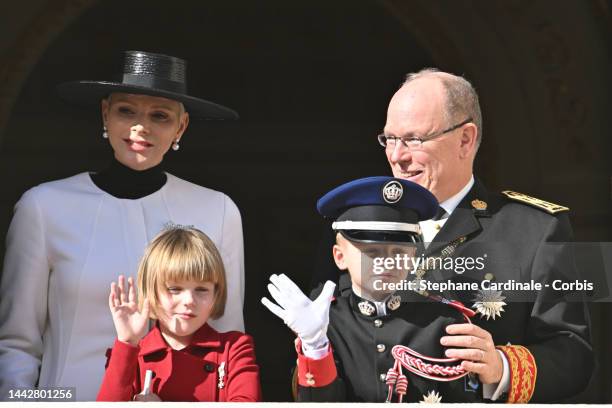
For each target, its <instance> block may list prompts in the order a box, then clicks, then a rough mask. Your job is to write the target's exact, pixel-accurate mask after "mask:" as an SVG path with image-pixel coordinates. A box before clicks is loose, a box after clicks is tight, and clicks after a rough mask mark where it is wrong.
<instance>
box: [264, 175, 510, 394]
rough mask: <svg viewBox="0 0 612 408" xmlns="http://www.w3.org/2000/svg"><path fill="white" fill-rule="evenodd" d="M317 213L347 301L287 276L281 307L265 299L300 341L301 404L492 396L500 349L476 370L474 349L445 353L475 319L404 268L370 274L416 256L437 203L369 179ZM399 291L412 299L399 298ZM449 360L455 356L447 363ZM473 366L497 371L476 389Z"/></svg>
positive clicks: (334, 196) (389, 181)
mask: <svg viewBox="0 0 612 408" xmlns="http://www.w3.org/2000/svg"><path fill="white" fill-rule="evenodd" d="M317 208H318V210H319V212H320V213H321V214H322V215H323V216H325V217H328V218H332V219H334V220H335V221H334V223H333V225H332V228H333V230H334V232H335V233H336V245H334V247H333V258H334V261H335V263H336V265H337V266H338V267H339V268H340V269H341V270H347V271H348V275H349V276H350V281H351V285H350V293H348V294H342V296H338V297H336V298H334V289H335V284H334V283H332V282H330V281H328V282H326V283H325V285H324V286H323V287H322V288H321V290H320V293H315V294H314V296H313V298H316V299H315V300H314V301H311V300H310V299H309V298H308V297H306V296H305V295H304V294H303V293H302V291H301V290H300V289H299V288H298V287H297V285H295V284H294V283H293V282H292V281H291V280H290V279H289V278H288V277H287V276H285V275H279V276H277V275H272V276H271V277H270V281H271V283H270V284H269V285H268V290H269V292H270V294H271V296H272V298H273V299H274V300H275V301H276V303H277V304H275V303H273V302H271V301H270V300H268V299H267V298H263V299H262V303H263V304H264V305H265V306H266V307H268V309H270V311H272V312H273V313H274V314H276V315H277V316H279V317H280V318H281V319H283V321H284V322H285V323H286V324H287V325H288V326H289V327H290V328H291V329H292V330H293V331H294V332H295V333H296V334H297V336H298V339H297V340H296V350H297V353H298V367H297V379H298V384H299V386H298V400H299V401H367V402H383V401H426V402H437V401H440V400H442V401H444V402H469V401H482V400H483V399H486V398H489V399H490V398H491V397H493V396H495V395H494V394H495V393H496V391H497V390H498V388H499V386H498V385H499V384H498V383H499V382H500V381H501V377H502V372H503V371H504V370H503V360H502V358H501V357H500V356H499V355H498V353H497V352H495V350H494V349H493V353H492V354H493V355H492V356H489V357H492V358H489V359H488V360H485V359H484V357H485V356H483V355H481V354H478V353H476V354H478V355H477V356H475V357H473V361H470V358H471V357H472V356H471V355H470V352H473V351H470V350H471V349H469V348H465V349H461V350H459V351H458V349H448V351H451V350H452V351H451V352H450V353H449V352H448V351H447V349H445V348H444V346H443V345H442V344H441V343H442V342H443V340H441V338H442V337H445V338H446V337H448V336H445V334H452V328H453V327H457V326H462V325H465V324H470V317H472V316H474V314H475V313H474V312H473V311H472V310H470V309H468V308H466V307H464V306H463V305H462V304H461V303H459V302H456V301H453V300H452V299H444V298H442V297H434V296H431V295H428V294H426V293H423V292H421V293H417V291H416V290H412V289H417V288H418V286H416V282H411V279H412V278H414V275H412V274H411V273H410V270H409V269H410V268H405V265H404V267H401V266H400V267H398V265H397V264H396V265H394V266H393V267H391V268H382V270H381V268H378V269H377V270H375V268H374V266H376V265H377V266H380V263H378V264H374V262H375V260H376V259H391V260H394V259H398V258H399V259H404V258H405V257H404V255H406V256H407V257H412V256H414V255H415V253H416V251H417V247H418V246H419V245H420V243H419V241H420V229H419V226H418V222H419V221H421V220H426V219H430V218H432V217H433V216H434V215H435V214H436V211H437V210H438V203H437V200H436V199H435V197H434V196H433V195H432V194H431V193H430V192H429V191H427V190H426V189H425V188H423V187H421V186H419V185H417V184H415V183H412V182H410V181H406V180H401V179H395V178H392V177H370V178H366V179H360V180H355V181H352V182H350V183H347V184H344V185H342V186H340V187H338V188H336V189H334V190H332V191H330V192H329V193H328V194H326V195H325V196H324V197H322V198H321V199H320V200H319V202H318V205H317ZM398 255H399V257H398ZM409 282H411V283H413V284H414V286H410V283H409ZM402 284H403V287H404V288H408V290H402V291H394V288H397V287H398V286H399V287H402ZM470 325H471V324H470ZM474 327H475V330H477V329H478V328H477V327H476V326H474ZM477 351H480V350H477ZM453 352H455V353H459V354H456V356H455V357H450V356H451V355H452V353H453ZM461 352H462V353H464V354H461ZM460 354H461V356H462V358H461V359H459V358H457V357H458V356H459V355H460ZM470 364H478V365H489V366H492V367H493V369H490V370H488V371H486V370H482V369H480V370H479V371H480V372H481V373H485V374H486V375H483V376H481V378H480V380H479V379H478V377H477V376H476V375H474V373H470V370H471V368H473V367H474V366H471V365H470ZM489 368H491V367H489ZM506 371H507V370H506ZM488 373H496V374H493V375H490V374H488ZM481 384H487V385H486V386H485V387H481ZM483 388H484V389H483ZM497 394H499V393H497ZM495 397H497V396H495Z"/></svg>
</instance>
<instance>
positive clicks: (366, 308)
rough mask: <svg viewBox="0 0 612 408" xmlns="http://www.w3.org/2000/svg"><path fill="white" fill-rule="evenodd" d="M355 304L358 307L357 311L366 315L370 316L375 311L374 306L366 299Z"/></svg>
mask: <svg viewBox="0 0 612 408" xmlns="http://www.w3.org/2000/svg"><path fill="white" fill-rule="evenodd" d="M357 306H358V307H359V311H360V312H361V314H364V315H366V316H372V315H373V314H374V312H375V311H376V308H375V307H374V306H373V305H372V304H371V303H370V302H368V301H367V300H364V301H361V302H359V303H358V304H357Z"/></svg>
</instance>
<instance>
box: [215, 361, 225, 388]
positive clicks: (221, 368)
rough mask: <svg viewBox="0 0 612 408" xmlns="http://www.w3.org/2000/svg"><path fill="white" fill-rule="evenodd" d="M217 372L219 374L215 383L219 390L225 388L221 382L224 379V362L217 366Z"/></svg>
mask: <svg viewBox="0 0 612 408" xmlns="http://www.w3.org/2000/svg"><path fill="white" fill-rule="evenodd" d="M217 371H218V372H219V382H218V383H217V387H219V389H221V388H223V387H225V383H224V382H223V379H224V378H225V361H223V362H221V364H219V368H218V369H217Z"/></svg>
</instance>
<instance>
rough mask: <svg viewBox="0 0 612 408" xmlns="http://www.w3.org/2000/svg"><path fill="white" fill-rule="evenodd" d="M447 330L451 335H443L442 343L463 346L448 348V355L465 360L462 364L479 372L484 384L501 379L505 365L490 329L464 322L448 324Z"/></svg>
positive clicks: (469, 369)
mask: <svg viewBox="0 0 612 408" xmlns="http://www.w3.org/2000/svg"><path fill="white" fill-rule="evenodd" d="M446 332H447V333H448V334H451V336H444V337H442V338H441V339H440V344H442V345H443V346H447V347H463V348H449V349H447V350H446V356H447V357H454V358H458V359H460V360H464V361H462V362H461V366H462V367H463V368H465V369H466V370H468V371H471V372H473V373H476V374H478V376H479V377H480V381H482V383H483V384H492V383H498V382H500V381H501V378H502V374H503V370H504V365H503V362H502V359H501V356H500V355H499V353H498V352H497V350H496V349H495V344H494V343H493V338H492V337H491V334H490V333H489V332H488V331H486V330H484V329H481V328H480V327H478V326H476V325H474V324H471V323H463V324H451V325H449V326H447V327H446Z"/></svg>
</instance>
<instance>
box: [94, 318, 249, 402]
mask: <svg viewBox="0 0 612 408" xmlns="http://www.w3.org/2000/svg"><path fill="white" fill-rule="evenodd" d="M222 363H225V364H224V366H223V367H221V364H222ZM147 370H152V371H153V373H154V377H153V380H152V382H151V392H152V393H154V394H157V395H158V396H159V397H160V398H161V400H162V401H260V400H261V388H260V384H259V367H258V366H257V363H256V362H255V349H254V345H253V340H252V338H251V337H250V336H248V335H246V334H244V333H240V332H237V331H232V332H227V333H219V332H217V331H216V330H215V329H213V328H212V327H210V326H209V325H208V324H205V325H204V326H202V327H201V328H200V329H199V330H198V331H196V332H195V333H194V335H193V339H192V341H191V344H190V345H189V346H187V347H186V348H184V349H182V350H174V349H172V348H171V347H170V346H169V345H168V344H167V343H166V341H165V340H164V339H163V337H162V334H161V332H160V330H159V328H158V327H157V326H156V327H155V328H154V329H153V330H151V332H149V333H148V334H147V335H146V336H145V337H144V338H143V339H142V340H141V341H140V342H139V344H138V347H134V346H131V345H129V344H126V343H123V342H120V341H119V340H116V341H115V345H114V346H113V350H112V352H111V353H110V356H109V360H108V362H107V368H106V372H105V374H104V379H103V381H102V386H101V387H100V391H99V392H98V397H97V400H98V401H130V400H132V398H133V397H134V395H136V394H138V393H140V392H141V391H142V384H143V383H144V377H145V373H146V371H147Z"/></svg>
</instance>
